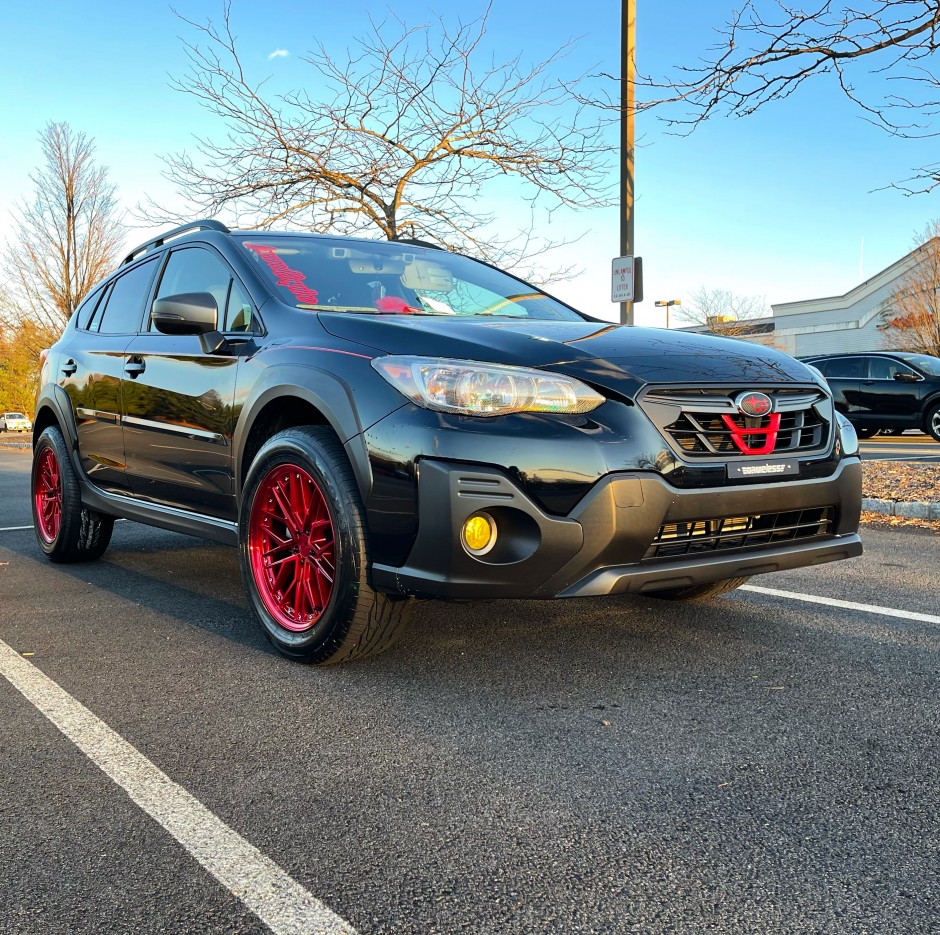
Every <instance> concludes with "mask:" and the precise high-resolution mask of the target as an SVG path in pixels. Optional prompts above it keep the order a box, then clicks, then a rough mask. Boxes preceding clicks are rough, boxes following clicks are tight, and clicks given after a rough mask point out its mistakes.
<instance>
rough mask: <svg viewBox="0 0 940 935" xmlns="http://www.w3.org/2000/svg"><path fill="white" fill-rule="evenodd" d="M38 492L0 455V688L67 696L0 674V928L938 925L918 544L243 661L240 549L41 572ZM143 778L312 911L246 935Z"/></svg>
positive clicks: (237, 901) (939, 703)
mask: <svg viewBox="0 0 940 935" xmlns="http://www.w3.org/2000/svg"><path fill="white" fill-rule="evenodd" d="M28 467H29V455H28V453H18V452H4V451H0V641H2V643H0V651H2V649H3V645H4V644H5V645H6V646H7V647H10V648H12V650H13V651H15V655H14V654H13V653H11V654H10V656H9V657H0V671H3V666H4V665H6V671H8V672H12V671H17V672H25V673H26V676H24V678H27V676H29V675H30V673H35V678H34V679H33V681H34V682H35V683H36V684H37V685H40V683H41V684H45V681H44V680H43V678H42V675H41V674H44V675H45V676H47V677H48V679H51V680H52V683H49V686H48V689H42V690H43V691H46V690H48V692H54V691H55V690H56V689H55V686H58V689H61V691H62V692H63V695H62V697H61V698H59V700H58V701H56V700H55V697H57V696H53V695H52V694H47V695H46V696H44V697H46V699H47V701H46V702H37V701H35V700H32V701H31V700H29V698H28V697H27V693H25V690H24V689H22V688H17V687H14V681H11V680H10V676H8V677H7V678H3V677H0V712H2V717H0V757H2V763H3V768H2V770H0V881H2V882H0V933H3V935H7V933H16V935H20V933H22V935H37V933H47V932H48V933H53V932H55V933H60V932H61V933H66V932H67V933H86V932H87V933H92V932H93V933H125V932H127V933H130V932H133V933H164V932H166V933H181V932H183V933H190V932H193V933H203V932H205V933H223V932H224V933H230V932H231V933H248V932H252V933H254V932H268V931H272V930H273V931H276V932H284V933H285V935H286V933H289V932H290V933H294V932H303V931H306V932H309V933H312V935H319V933H320V932H325V931H328V930H330V929H329V927H328V925H327V923H321V922H320V921H317V919H318V917H317V915H316V912H317V907H320V906H323V907H327V908H328V909H329V910H330V911H331V912H332V913H335V914H336V917H338V918H339V919H341V920H345V922H344V923H343V924H344V926H345V927H346V928H345V930H347V931H349V930H355V931H357V932H359V933H362V935H366V933H369V935H378V933H434V935H453V933H538V932H552V933H555V932H557V933H650V935H659V933H700V932H715V933H748V935H751V933H762V935H764V933H788V935H789V933H820V935H822V933H826V935H831V933H842V932H845V933H853V935H854V933H871V935H876V933H877V935H882V933H898V935H900V933H904V935H909V933H931V932H936V931H938V929H940V860H938V855H940V827H938V822H937V814H938V804H940V776H938V763H940V700H938V695H940V693H938V687H940V685H938V683H940V616H938V614H940V608H938V601H937V598H936V593H937V589H936V575H937V558H938V555H940V539H938V538H937V537H936V536H935V535H933V534H931V533H925V532H922V531H920V530H916V529H915V530H908V529H899V530H884V531H882V530H871V531H866V533H865V544H866V550H867V551H866V554H865V556H863V557H862V558H859V559H855V560H852V561H850V562H843V563H839V564H837V565H830V566H822V567H818V568H813V569H803V570H799V571H794V572H787V573H783V574H778V575H775V576H765V577H763V578H760V579H757V578H755V579H753V581H752V582H751V583H752V585H756V586H757V587H759V588H770V589H773V590H774V591H780V592H785V593H784V594H783V595H780V594H774V593H765V592H764V591H760V590H756V591H754V590H740V591H737V592H734V593H733V594H731V595H728V596H726V597H724V598H720V599H716V600H714V601H710V602H705V603H702V604H698V605H677V604H672V603H664V602H659V601H655V600H652V599H647V598H628V597H620V598H609V599H589V600H579V601H569V602H522V601H513V602H501V603H496V602H494V603H462V604H445V603H441V602H427V603H424V604H422V605H421V607H420V609H419V612H418V614H417V619H416V621H415V623H414V625H413V626H412V628H411V629H410V631H409V632H408V633H407V634H406V636H405V637H404V638H403V640H402V641H401V643H399V644H398V645H397V646H396V647H395V648H394V649H393V650H391V651H390V652H388V653H386V654H385V655H382V656H379V657H377V658H375V659H372V660H366V661H363V662H362V663H359V664H355V665H349V666H345V667H337V668H327V669H317V668H312V667H307V666H303V665H299V664H297V663H293V662H290V661H288V660H286V659H282V658H281V657H279V656H277V655H276V654H275V653H274V652H273V651H272V650H271V648H270V647H269V646H268V644H267V643H266V642H265V641H264V639H263V638H262V636H261V635H260V632H259V630H258V628H257V626H256V624H255V622H254V620H253V618H252V616H251V614H250V613H249V611H248V609H247V606H246V603H245V601H244V598H243V596H242V588H241V582H240V580H239V575H238V568H237V560H236V555H235V552H234V551H233V550H231V549H227V548H224V547H221V546H216V545H213V544H210V543H205V542H202V541H199V540H196V539H191V538H187V537H184V536H178V535H174V534H171V533H165V532H162V531H160V530H155V529H150V528H147V527H144V526H140V525H137V524H133V523H120V524H118V525H117V526H116V527H115V535H114V540H113V543H112V546H111V548H110V550H109V551H108V552H107V553H106V555H105V556H104V558H103V559H102V560H100V561H99V562H96V563H92V564H88V565H72V566H54V565H51V564H49V563H47V562H46V561H45V560H44V559H43V558H42V556H41V554H40V553H39V551H38V549H37V547H36V545H35V542H34V540H33V534H32V531H31V530H29V529H15V528H11V527H18V526H28V525H29V524H30V522H31V520H30V516H29V507H28ZM788 595H789V596H788ZM807 598H808V599H807ZM840 601H841V602H843V604H837V603H836V602H840ZM843 605H844V606H843ZM879 608H880V609H879ZM889 611H890V612H892V613H889ZM3 658H6V662H4V661H3ZM10 659H12V660H13V661H12V662H11V661H10ZM27 680H28V678H27ZM53 683H54V684H53ZM65 693H67V694H65ZM49 698H53V701H51V702H50V701H48V699H49ZM70 699H74V703H76V704H77V703H80V704H81V705H82V706H84V709H87V712H88V719H89V725H88V727H87V730H88V731H90V735H89V734H88V733H85V734H82V730H83V728H81V727H80V726H75V725H76V723H77V722H76V721H75V720H74V718H73V714H74V711H72V709H71V708H69V707H68V705H69V704H72V702H71V701H70ZM44 703H45V704H46V705H47V707H48V711H47V712H46V713H43V711H41V710H40V707H42V705H43V704H44ZM37 705H38V706H37ZM84 709H82V710H84ZM70 712H72V713H70ZM50 718H51V719H52V720H50ZM69 718H73V719H72V720H69ZM56 719H58V722H59V723H60V724H61V723H65V724H66V727H64V728H62V729H60V728H57V727H56V726H54V723H53V721H54V720H56ZM99 725H100V726H99ZM104 725H107V727H109V728H110V729H111V730H113V731H114V732H115V735H114V737H113V738H111V739H109V737H111V735H108V734H107V731H106V728H105V727H104ZM62 730H66V731H67V732H69V736H66V734H65V733H63V732H62ZM89 736H90V740H89ZM113 744H125V745H129V746H126V749H125V750H124V753H121V752H120V750H118V752H117V753H116V754H115V756H117V757H118V759H120V758H121V757H122V756H123V757H125V760H126V762H125V766H124V767H121V769H117V770H116V772H115V775H117V776H118V778H119V779H120V782H121V783H122V784H119V783H118V781H116V780H114V779H112V778H110V777H109V775H107V774H106V773H105V772H104V771H103V768H100V767H99V766H98V765H95V762H98V761H102V760H106V759H107V756H108V755H109V754H108V751H109V750H110V749H112V747H113ZM109 745H110V746H109ZM122 749H123V748H122ZM128 751H130V753H128ZM135 751H136V754H135ZM133 755H136V756H139V757H140V760H139V762H138V761H137V760H133ZM93 757H98V761H96V760H94V759H93ZM127 757H131V760H127ZM128 762H129V764H130V765H127V763H128ZM151 767H152V769H153V770H154V772H156V771H157V770H159V771H161V772H160V773H158V774H156V775H158V776H159V775H163V776H164V777H165V779H166V782H165V784H164V785H165V787H166V788H165V790H164V791H165V792H166V796H165V798H166V799H167V801H169V800H170V799H171V798H172V796H175V795H176V794H177V790H179V791H180V792H185V793H188V795H190V796H192V797H194V801H195V802H197V803H198V804H199V805H200V806H201V807H202V806H204V808H205V809H207V810H208V812H207V816H208V817H209V818H212V819H213V820H215V821H217V822H218V823H219V825H221V826H222V827H224V828H227V829H229V830H230V831H231V832H232V836H233V837H237V840H238V841H242V842H246V843H247V845H248V846H249V847H251V848H255V849H257V852H258V854H259V855H260V856H261V857H262V858H264V859H265V860H269V861H271V862H273V864H275V865H276V866H277V868H280V870H281V871H283V873H284V874H285V879H286V880H287V881H288V882H290V881H293V882H294V883H296V884H297V885H298V886H299V888H300V889H301V891H302V892H304V893H306V894H309V895H310V896H311V898H312V900H313V901H314V903H315V905H314V906H313V908H312V909H311V912H310V915H309V916H308V917H306V918H303V917H297V918H293V919H292V918H291V917H290V915H289V913H282V914H281V915H280V916H268V917H267V918H268V923H269V924H268V925H265V924H264V923H263V922H262V921H261V917H259V915H258V914H256V913H255V912H254V911H253V910H252V909H250V908H249V905H251V893H252V892H257V890H258V889H259V887H268V888H269V889H270V890H271V893H273V895H271V900H272V901H273V902H274V903H277V902H278V900H279V899H280V897H281V895H282V894H281V891H280V889H279V887H280V886H282V884H281V883H279V882H276V881H275V882H270V881H269V880H268V878H267V877H264V876H263V875H262V871H261V870H257V871H256V870H255V867H256V865H255V864H254V863H251V861H250V860H249V861H248V862H247V863H243V862H241V861H240V860H235V859H234V858H231V857H230V854H231V853H232V852H229V851H224V846H227V845H224V846H223V845H221V844H220V845H219V847H220V849H223V851H224V852H222V853H220V854H219V855H216V856H217V857H218V861H217V863H220V864H225V863H226V861H227V863H228V864H229V869H231V870H232V872H233V873H236V874H237V873H238V871H239V870H241V871H243V872H242V875H241V878H240V879H241V881H242V882H240V883H237V884H234V883H228V884H226V883H224V882H219V881H220V876H219V875H218V874H215V873H213V872H210V871H209V870H207V869H206V866H207V861H206V860H205V859H203V858H200V859H199V860H197V857H198V856H199V855H198V852H199V839H200V837H201V839H202V841H203V844H204V845H205V847H204V850H206V849H207V850H209V851H211V850H212V845H211V842H213V841H215V840H217V839H216V838H215V837H212V832H211V827H210V825H209V823H208V818H207V820H206V822H204V823H202V824H199V823H196V826H195V827H194V835H195V839H196V843H195V844H193V843H192V839H191V838H186V836H185V834H180V835H176V834H174V833H171V831H169V830H167V827H168V826H170V827H172V826H173V821H174V820H176V819H179V820H180V821H183V820H184V819H185V814H184V812H183V811H180V810H177V812H176V813H175V818H174V815H170V816H169V817H166V816H165V815H164V818H163V819H161V820H160V821H158V820H154V818H152V817H150V814H151V812H153V809H151V812H148V811H146V810H145V807H144V806H145V805H146V803H144V805H142V804H140V801H139V800H138V799H137V798H132V793H129V792H128V791H127V790H128V788H130V787H132V786H133V783H134V782H145V781H146V780H147V776H148V775H149V774H148V773H147V770H148V769H150V768H151ZM122 769H123V772H122ZM161 782H162V780H161ZM161 801H163V800H162V799H161ZM173 801H176V800H175V799H174V800H173ZM158 805H159V803H158ZM156 811H157V812H159V808H157V809H156ZM171 811H172V809H171ZM161 814H162V813H161ZM181 816H182V817H181ZM164 822H165V823H164ZM207 829H208V830H207ZM181 838H183V839H184V842H188V843H181V840H180V839H181ZM218 840H222V839H221V838H220V839H218ZM206 842H209V843H206ZM194 854H196V856H194ZM210 856H212V855H210ZM203 857H204V855H203ZM208 862H209V863H211V861H208ZM232 864H236V865H237V866H234V867H232V866H231V865H232ZM257 866H261V865H260V864H258V865H257ZM222 876H223V878H224V874H223V875H222ZM255 877H257V879H256V878H255ZM283 885H284V886H285V895H284V899H285V900H286V899H287V895H286V888H287V886H288V884H283ZM272 919H276V921H275V922H272V921H271V920H272ZM336 930H339V929H336Z"/></svg>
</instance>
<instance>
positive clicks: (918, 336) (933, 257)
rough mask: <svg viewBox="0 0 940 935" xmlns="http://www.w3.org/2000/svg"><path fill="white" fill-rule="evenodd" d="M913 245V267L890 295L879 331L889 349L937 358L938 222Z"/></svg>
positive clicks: (939, 320) (939, 352)
mask: <svg viewBox="0 0 940 935" xmlns="http://www.w3.org/2000/svg"><path fill="white" fill-rule="evenodd" d="M916 242H917V248H916V250H915V253H914V260H915V264H916V265H914V266H913V267H912V269H911V270H910V271H909V272H908V273H907V274H906V275H905V276H903V277H902V278H901V281H900V282H899V283H898V285H897V288H896V289H895V290H894V292H893V293H892V295H891V298H890V299H889V301H888V308H887V319H886V321H885V324H884V325H883V326H882V330H883V332H884V338H885V344H886V345H887V346H888V347H889V348H894V349H896V350H904V351H913V352H915V353H918V354H933V355H934V356H937V357H940V220H937V221H931V222H930V224H928V225H927V226H926V227H925V228H924V230H923V232H922V233H921V234H920V235H919V236H918V238H917V241H916Z"/></svg>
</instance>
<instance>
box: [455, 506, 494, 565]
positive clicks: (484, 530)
mask: <svg viewBox="0 0 940 935" xmlns="http://www.w3.org/2000/svg"><path fill="white" fill-rule="evenodd" d="M461 536H462V538H463V544H464V548H465V549H466V550H467V551H468V552H469V553H470V554H471V555H485V554H486V553H487V552H489V550H490V549H492V548H493V546H494V545H495V544H496V523H495V522H494V521H493V517H492V516H490V515H489V513H474V514H473V516H471V517H470V518H469V519H468V520H467V521H466V522H465V523H464V524H463V531H462V533H461Z"/></svg>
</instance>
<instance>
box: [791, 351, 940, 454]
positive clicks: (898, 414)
mask: <svg viewBox="0 0 940 935" xmlns="http://www.w3.org/2000/svg"><path fill="white" fill-rule="evenodd" d="M803 361H804V362H805V363H807V364H812V365H813V366H814V367H816V368H817V369H819V370H820V371H822V373H823V375H824V376H825V378H826V380H827V381H828V383H829V386H830V388H831V389H832V395H833V398H834V400H835V405H836V409H838V410H839V412H841V413H842V414H843V415H845V416H847V417H848V418H849V419H850V420H851V421H852V424H853V425H854V426H855V429H856V431H857V432H858V433H859V435H861V436H862V437H863V438H867V437H869V436H871V435H875V434H876V433H877V432H878V431H879V430H881V429H920V430H921V431H922V432H926V433H927V434H928V435H932V436H933V437H934V438H935V439H936V440H937V441H940V357H931V356H929V355H927V354H907V353H905V352H903V351H883V352H882V351H878V352H873V353H870V354H828V355H826V356H818V357H804V358H803Z"/></svg>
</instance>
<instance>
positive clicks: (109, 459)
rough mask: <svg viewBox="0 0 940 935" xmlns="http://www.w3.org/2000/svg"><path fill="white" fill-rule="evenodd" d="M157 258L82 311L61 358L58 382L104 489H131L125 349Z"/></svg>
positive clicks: (83, 454) (87, 463)
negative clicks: (124, 394) (125, 432)
mask: <svg viewBox="0 0 940 935" xmlns="http://www.w3.org/2000/svg"><path fill="white" fill-rule="evenodd" d="M157 265H158V264H157V260H156V259H155V258H150V259H148V260H145V261H143V262H141V263H137V264H135V265H134V266H132V267H131V268H130V269H128V271H127V272H125V273H122V274H121V275H120V276H119V277H118V278H117V279H115V280H113V281H112V282H111V283H109V284H108V286H107V288H105V289H103V290H102V291H101V292H100V294H99V295H97V296H95V297H94V299H95V300H94V301H92V302H89V303H88V310H87V311H86V307H84V306H83V308H81V309H79V312H78V314H79V315H81V317H82V320H80V321H79V322H78V323H77V327H76V330H75V331H74V332H72V339H71V341H70V342H69V344H68V345H67V346H66V347H64V348H63V349H62V353H61V355H60V356H59V363H58V366H59V372H58V374H57V375H56V377H57V382H58V384H59V386H61V387H62V388H63V389H64V390H65V392H66V393H67V394H68V396H69V398H70V400H71V402H72V412H73V414H74V416H75V425H76V430H77V433H78V453H79V457H80V460H81V465H82V468H83V469H84V471H85V473H86V474H87V475H88V477H89V479H90V480H91V481H92V482H93V483H94V484H95V485H96V486H98V487H101V488H102V489H103V490H108V491H111V492H118V493H121V492H124V491H126V490H127V489H128V479H127V470H126V462H125V457H124V435H123V427H122V425H121V411H122V401H121V392H122V383H123V380H124V376H125V374H124V367H125V353H124V352H125V350H126V348H127V346H128V344H130V342H131V340H132V339H133V336H134V334H136V332H137V331H138V330H139V328H140V321H141V319H142V317H143V314H144V305H145V302H146V300H147V297H148V296H149V293H150V285H151V282H152V280H153V277H154V274H155V273H156V270H157Z"/></svg>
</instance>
